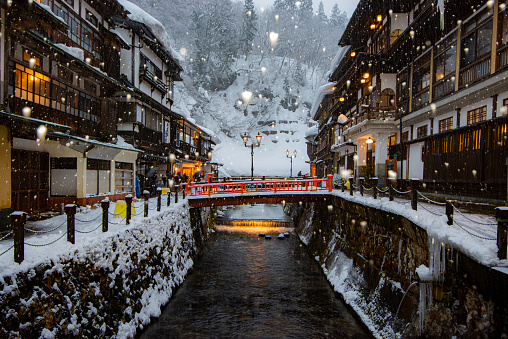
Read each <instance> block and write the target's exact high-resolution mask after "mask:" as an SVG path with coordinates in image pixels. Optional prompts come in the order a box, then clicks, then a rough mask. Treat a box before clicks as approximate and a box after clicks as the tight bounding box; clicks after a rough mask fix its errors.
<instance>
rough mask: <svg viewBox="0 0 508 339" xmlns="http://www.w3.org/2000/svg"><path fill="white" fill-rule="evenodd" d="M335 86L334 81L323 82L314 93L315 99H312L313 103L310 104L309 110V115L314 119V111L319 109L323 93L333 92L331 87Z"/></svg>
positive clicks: (323, 96)
mask: <svg viewBox="0 0 508 339" xmlns="http://www.w3.org/2000/svg"><path fill="white" fill-rule="evenodd" d="M334 86H335V82H328V83H326V84H324V85H323V86H321V87H319V88H318V90H317V93H316V99H315V100H314V103H313V104H312V108H311V110H310V116H311V117H312V118H313V119H314V120H315V119H316V113H317V111H318V109H319V105H320V104H321V102H322V101H323V99H324V98H325V95H327V94H332V93H333V87H334Z"/></svg>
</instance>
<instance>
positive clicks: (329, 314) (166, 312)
mask: <svg viewBox="0 0 508 339" xmlns="http://www.w3.org/2000/svg"><path fill="white" fill-rule="evenodd" d="M277 209H278V211H279V213H278V216H277V215H276V214H277V213H274V211H275V210H277ZM228 212H229V213H226V217H228V216H229V217H232V216H233V215H234V216H235V217H238V218H239V219H244V220H245V219H246V218H247V217H252V214H253V212H256V213H259V212H261V213H262V214H264V215H270V219H272V220H273V219H277V218H278V219H284V218H285V217H284V215H283V214H282V208H281V207H279V206H273V205H272V206H264V207H263V206H252V207H251V206H242V207H237V208H236V209H235V210H231V211H228ZM257 219H260V217H259V216H258V218H257ZM281 232H290V235H289V237H286V238H284V239H283V240H280V239H278V238H277V236H278V235H279V234H280V233H281ZM259 233H265V234H267V235H271V236H272V239H271V240H266V239H265V237H260V236H259ZM323 337H330V338H369V337H370V334H369V333H368V332H366V331H365V330H364V328H363V327H362V325H361V324H360V323H359V322H358V321H357V320H356V319H355V318H354V317H353V316H352V314H351V313H350V311H349V310H348V309H347V307H346V306H345V305H344V303H343V302H342V301H341V300H340V299H339V297H338V296H337V295H336V294H335V292H334V291H333V289H332V288H331V287H330V285H329V284H328V282H327V281H326V278H325V277H324V275H323V274H322V273H321V269H320V267H319V265H318V263H317V262H316V261H315V260H314V259H313V258H312V257H311V256H310V255H309V253H307V252H306V250H305V247H303V246H302V245H301V243H300V242H299V240H298V238H297V235H296V234H295V233H294V230H293V229H291V228H287V229H286V228H266V227H229V226H218V227H217V231H216V233H215V234H213V235H212V237H211V238H210V240H209V241H208V243H207V246H206V248H205V249H204V251H203V254H202V256H201V257H200V258H199V259H198V261H197V262H196V263H195V266H194V270H193V271H192V272H191V274H189V276H188V277H187V278H186V280H185V282H184V283H183V284H182V286H181V287H180V288H179V289H178V290H177V291H176V293H175V294H174V295H173V297H172V298H171V300H170V302H169V304H168V305H167V306H166V307H165V308H164V309H163V311H162V315H161V317H160V318H159V319H158V320H156V321H155V322H153V323H152V324H151V325H150V326H148V327H147V328H146V329H145V330H144V331H143V333H141V335H140V338H150V339H153V338H323Z"/></svg>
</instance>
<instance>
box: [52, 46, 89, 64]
mask: <svg viewBox="0 0 508 339" xmlns="http://www.w3.org/2000/svg"><path fill="white" fill-rule="evenodd" d="M55 47H58V48H60V49H61V50H62V51H64V52H65V53H68V54H70V55H72V56H73V57H75V58H76V59H78V60H81V61H84V60H85V51H83V50H82V49H81V48H78V47H69V46H66V45H64V44H55Z"/></svg>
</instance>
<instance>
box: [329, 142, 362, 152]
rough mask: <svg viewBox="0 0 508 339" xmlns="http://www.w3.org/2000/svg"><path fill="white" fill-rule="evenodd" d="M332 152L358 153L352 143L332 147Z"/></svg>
mask: <svg viewBox="0 0 508 339" xmlns="http://www.w3.org/2000/svg"><path fill="white" fill-rule="evenodd" d="M330 150H331V151H332V152H341V151H348V153H353V152H356V145H355V144H353V143H352V142H351V141H348V142H343V143H342V144H338V145H332V147H331V149H330Z"/></svg>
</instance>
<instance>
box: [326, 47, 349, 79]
mask: <svg viewBox="0 0 508 339" xmlns="http://www.w3.org/2000/svg"><path fill="white" fill-rule="evenodd" d="M350 47H351V46H339V50H338V51H337V54H335V57H334V58H333V60H332V63H331V64H330V70H329V71H328V73H327V74H328V76H332V74H333V72H335V70H336V69H337V67H338V66H339V64H340V61H341V60H342V59H343V58H344V55H345V54H346V52H347V51H348V50H349V48H350Z"/></svg>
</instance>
